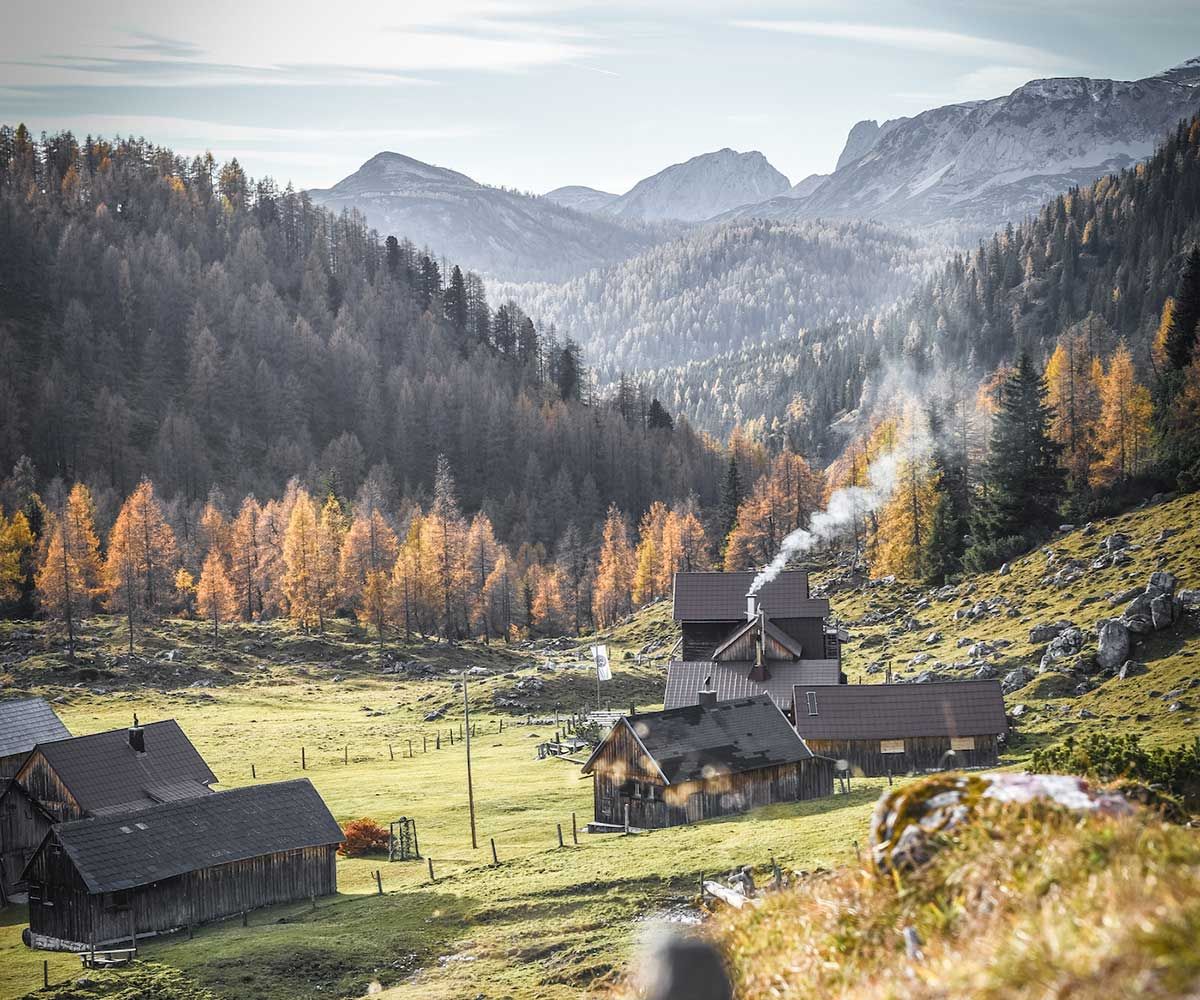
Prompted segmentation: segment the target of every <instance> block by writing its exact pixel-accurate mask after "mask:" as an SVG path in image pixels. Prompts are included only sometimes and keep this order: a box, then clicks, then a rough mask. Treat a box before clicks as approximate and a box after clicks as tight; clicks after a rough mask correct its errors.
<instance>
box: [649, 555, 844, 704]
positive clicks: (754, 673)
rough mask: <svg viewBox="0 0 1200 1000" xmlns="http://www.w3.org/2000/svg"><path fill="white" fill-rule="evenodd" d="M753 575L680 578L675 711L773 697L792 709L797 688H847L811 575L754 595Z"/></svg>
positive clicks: (669, 694) (794, 574)
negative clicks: (704, 700)
mask: <svg viewBox="0 0 1200 1000" xmlns="http://www.w3.org/2000/svg"><path fill="white" fill-rule="evenodd" d="M754 580H755V575H754V574H753V573H676V574H675V594H674V617H675V621H677V622H679V626H680V629H681V632H682V636H681V640H680V651H681V656H682V659H680V660H677V661H675V662H672V663H671V664H669V666H668V667H667V690H666V695H665V697H664V700H663V704H664V707H665V708H667V709H673V708H682V707H684V706H687V705H696V704H699V702H700V692H701V691H703V690H712V691H714V692H715V693H716V700H717V701H718V702H724V701H730V700H732V699H735V698H747V697H753V696H757V695H764V694H765V695H768V696H769V697H770V698H771V700H772V701H773V702H774V703H775V704H776V705H777V706H778V707H779V709H780V710H781V711H784V712H790V711H791V710H792V689H793V688H794V687H796V686H797V685H804V686H809V687H811V686H814V685H826V684H838V683H844V682H845V678H844V676H843V675H842V672H841V642H840V639H839V635H838V633H837V631H836V630H834V629H832V628H830V626H829V624H828V618H829V602H828V601H827V600H824V599H822V598H814V597H812V596H811V595H810V594H809V590H808V574H807V573H804V572H800V571H796V570H793V571H787V572H781V573H778V574H777V575H776V576H775V577H774V578H773V579H771V580H769V581H768V582H766V583H764V584H763V585H762V586H761V587H760V588H759V589H758V591H757V592H752V591H751V587H752V586H753V584H754Z"/></svg>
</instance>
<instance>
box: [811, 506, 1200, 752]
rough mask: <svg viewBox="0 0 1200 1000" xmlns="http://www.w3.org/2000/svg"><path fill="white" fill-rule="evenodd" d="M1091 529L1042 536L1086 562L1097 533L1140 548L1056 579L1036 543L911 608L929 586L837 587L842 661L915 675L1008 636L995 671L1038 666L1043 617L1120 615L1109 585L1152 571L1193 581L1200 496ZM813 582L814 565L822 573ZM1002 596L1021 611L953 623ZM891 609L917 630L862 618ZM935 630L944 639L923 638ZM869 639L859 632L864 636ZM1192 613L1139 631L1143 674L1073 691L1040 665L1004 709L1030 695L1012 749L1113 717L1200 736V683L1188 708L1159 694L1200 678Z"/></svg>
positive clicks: (1091, 620) (1137, 726) (1090, 621)
mask: <svg viewBox="0 0 1200 1000" xmlns="http://www.w3.org/2000/svg"><path fill="white" fill-rule="evenodd" d="M1095 527H1096V532H1095V534H1094V535H1093V536H1092V537H1085V536H1084V535H1083V533H1082V526H1080V529H1079V530H1076V531H1071V532H1069V533H1065V534H1061V535H1058V536H1056V537H1055V538H1054V539H1053V540H1052V541H1051V542H1050V543H1049V544H1048V546H1047V548H1050V549H1053V550H1054V551H1055V552H1056V553H1058V554H1059V555H1058V560H1059V561H1062V560H1064V559H1066V558H1072V557H1073V558H1077V559H1081V560H1084V561H1086V562H1087V563H1088V564H1089V565H1090V563H1091V560H1092V558H1093V557H1094V555H1095V553H1096V551H1097V549H1098V547H1099V542H1100V539H1101V538H1103V537H1104V536H1105V535H1108V534H1110V533H1112V532H1114V531H1120V532H1124V533H1125V534H1127V535H1128V536H1129V537H1130V539H1131V540H1132V541H1133V542H1134V543H1135V544H1137V545H1140V546H1141V548H1140V550H1138V551H1135V552H1131V553H1130V555H1131V557H1132V561H1131V562H1130V563H1129V564H1128V565H1125V566H1118V567H1110V568H1107V569H1103V570H1091V569H1088V570H1086V575H1085V577H1084V578H1083V579H1081V580H1079V581H1077V582H1076V583H1074V584H1072V585H1070V586H1068V587H1066V588H1064V589H1058V588H1056V587H1055V586H1054V585H1053V584H1051V583H1049V582H1047V580H1046V578H1047V577H1051V576H1053V575H1054V573H1055V572H1056V570H1057V568H1058V566H1057V565H1053V564H1052V565H1051V566H1050V567H1049V569H1047V557H1046V555H1045V554H1044V552H1043V551H1042V550H1038V551H1037V552H1034V553H1031V554H1029V555H1026V556H1023V557H1022V558H1020V559H1018V560H1016V561H1015V562H1014V563H1013V565H1012V567H1011V572H1010V574H1009V575H1008V576H1001V575H1000V574H999V573H998V572H997V573H985V574H981V575H979V576H976V577H972V578H970V579H969V580H968V581H967V583H966V584H965V585H963V586H961V587H960V588H959V595H958V596H956V597H953V598H951V599H949V600H936V599H934V600H931V601H930V602H929V606H928V607H925V608H921V609H919V610H913V606H914V604H915V602H916V601H917V600H919V599H920V598H922V597H928V596H929V594H930V591H929V588H926V587H910V586H905V585H903V584H894V585H891V586H878V587H872V588H868V589H866V590H863V591H846V592H839V593H835V594H833V595H832V598H831V600H832V605H833V608H834V610H835V612H836V613H837V614H838V615H839V616H840V617H841V618H842V619H843V620H845V621H846V622H847V624H848V625H849V627H850V631H851V634H852V635H853V636H854V641H853V642H851V643H850V644H849V645H848V646H847V647H846V649H845V661H846V670H847V673H848V674H849V676H850V679H851V682H853V683H857V682H858V681H860V680H861V681H862V682H864V683H874V682H881V681H882V680H883V675H882V674H874V675H868V674H866V673H865V672H864V671H865V667H866V665H867V664H868V663H870V662H871V661H873V660H877V659H882V658H884V657H886V656H890V657H891V662H892V665H893V670H894V671H895V672H896V673H897V674H898V675H900V676H907V677H910V678H911V677H915V676H916V675H917V674H918V673H920V672H921V671H922V670H926V669H928V668H929V667H931V666H932V665H933V662H932V661H937V662H940V663H941V664H943V665H944V666H946V667H948V666H949V665H950V664H952V663H954V662H964V661H966V660H967V659H968V655H967V649H966V648H959V647H957V646H956V641H957V640H958V639H959V638H960V637H968V638H972V639H982V640H987V641H994V640H995V639H1001V638H1003V639H1009V640H1011V641H1012V645H1011V646H1009V647H1007V648H1006V649H1004V650H1002V651H1001V656H1000V657H999V658H998V659H996V660H993V661H992V662H994V663H995V664H996V666H997V667H998V669H999V670H1000V675H999V676H1001V677H1003V675H1004V673H1005V672H1007V671H1008V670H1010V669H1012V668H1013V667H1016V666H1019V665H1024V666H1026V667H1029V668H1030V669H1032V670H1034V671H1035V672H1036V671H1037V669H1038V663H1039V661H1040V659H1041V656H1042V653H1043V652H1044V651H1045V646H1046V644H1045V643H1031V642H1030V641H1029V630H1030V628H1031V627H1032V626H1033V625H1035V624H1039V623H1042V622H1053V621H1058V620H1062V619H1067V620H1069V621H1072V622H1074V623H1075V624H1076V625H1079V626H1080V627H1083V628H1084V629H1085V631H1087V630H1088V629H1090V628H1092V627H1093V626H1094V625H1095V623H1096V622H1097V621H1099V620H1100V619H1102V618H1109V617H1115V616H1116V615H1118V614H1119V613H1120V611H1121V610H1122V608H1123V607H1124V605H1123V604H1122V605H1118V606H1116V607H1111V606H1110V605H1109V604H1108V602H1107V600H1106V599H1105V598H1106V597H1107V595H1109V594H1113V593H1117V594H1119V593H1122V592H1124V591H1126V590H1128V589H1129V588H1131V587H1135V586H1136V587H1138V588H1139V589H1141V588H1143V587H1144V586H1145V584H1146V581H1147V578H1148V577H1149V575H1150V574H1151V573H1152V572H1153V571H1154V570H1157V569H1168V570H1170V571H1171V572H1172V573H1174V574H1175V575H1176V576H1177V577H1178V578H1179V587H1181V588H1183V587H1192V588H1195V587H1200V494H1196V493H1192V494H1188V495H1185V496H1183V497H1180V498H1178V499H1176V500H1173V501H1171V502H1169V503H1163V504H1158V505H1155V506H1150V507H1146V508H1144V509H1141V510H1136V511H1132V512H1130V513H1127V514H1124V515H1122V516H1119V517H1113V518H1109V519H1106V520H1103V521H1097V522H1096V525H1095ZM1163 528H1175V529H1178V530H1179V534H1177V535H1174V536H1173V537H1171V538H1169V539H1168V540H1167V541H1165V542H1163V543H1161V544H1156V543H1155V540H1156V539H1157V537H1158V535H1159V533H1160V532H1161V531H1162V529H1163ZM816 579H817V581H818V582H819V581H820V579H821V574H818V575H817V578H816ZM998 595H1001V596H1004V597H1006V598H1007V599H1008V600H1009V601H1010V602H1012V603H1013V604H1015V605H1016V606H1017V607H1018V609H1019V610H1020V612H1021V614H1020V616H1019V617H1016V618H1010V617H1007V616H1006V615H1003V614H1002V615H1000V616H994V617H988V618H984V619H980V620H976V621H973V622H971V621H958V622H956V621H954V612H955V610H957V609H958V608H959V607H963V606H967V605H970V604H973V603H975V602H978V601H984V600H987V599H988V598H991V597H995V596H998ZM896 608H902V609H905V611H906V613H907V612H910V611H911V613H912V614H913V615H914V616H915V617H916V618H917V620H918V621H919V622H920V623H921V628H919V629H917V630H914V631H904V630H903V628H902V626H901V625H900V624H899V623H898V622H892V623H888V624H879V625H864V624H861V623H860V621H861V619H862V618H863V616H864V615H866V614H867V613H868V612H871V611H877V612H889V611H892V610H893V609H896ZM933 632H940V633H941V634H942V636H943V638H942V639H941V640H940V641H937V642H933V643H927V642H926V641H925V640H926V639H927V638H928V637H929V636H930V634H931V633H933ZM872 635H882V636H885V637H886V642H885V643H884V644H883V645H875V646H872V645H868V644H866V643H869V642H870V640H866V637H867V636H872ZM864 640H866V642H864ZM1197 640H1198V633H1197V630H1196V626H1195V620H1194V619H1192V620H1191V621H1190V622H1188V621H1185V622H1184V623H1181V624H1179V625H1178V626H1176V627H1173V628H1170V629H1167V630H1164V631H1162V632H1158V633H1156V634H1154V635H1152V636H1148V637H1145V641H1143V642H1142V643H1141V644H1140V645H1138V646H1137V647H1136V648H1135V649H1134V651H1133V652H1132V653H1131V656H1132V657H1133V658H1134V659H1136V660H1138V661H1139V662H1141V663H1144V664H1145V665H1146V667H1147V668H1148V669H1147V672H1146V673H1143V674H1141V675H1138V676H1135V677H1131V678H1128V679H1126V680H1117V679H1115V678H1114V679H1110V680H1102V681H1101V680H1100V679H1099V678H1097V681H1099V683H1098V684H1097V686H1096V688H1095V689H1094V690H1092V691H1089V692H1088V693H1087V694H1084V695H1079V696H1075V695H1074V694H1073V693H1071V692H1070V689H1071V688H1073V687H1074V684H1068V683H1066V681H1065V680H1064V678H1063V675H1061V674H1058V673H1046V674H1042V675H1040V676H1039V677H1038V678H1037V679H1035V680H1034V681H1033V682H1032V683H1031V684H1029V685H1028V686H1027V687H1025V688H1022V689H1021V690H1020V691H1018V692H1016V693H1015V694H1012V695H1010V696H1009V697H1008V698H1006V702H1007V704H1008V705H1009V707H1010V708H1011V707H1013V706H1015V705H1017V704H1021V703H1023V704H1025V705H1026V706H1027V707H1028V708H1029V709H1030V710H1031V712H1030V714H1029V715H1027V716H1026V717H1025V718H1024V719H1023V720H1022V722H1021V726H1020V730H1019V732H1018V733H1017V734H1016V735H1015V737H1014V739H1013V741H1012V743H1011V744H1010V749H1011V751H1012V752H1013V753H1014V754H1015V755H1016V756H1017V757H1018V758H1023V757H1025V756H1027V755H1028V753H1029V752H1030V751H1031V750H1032V749H1033V748H1034V747H1035V746H1038V745H1041V744H1043V743H1047V742H1055V741H1057V740H1059V739H1062V738H1063V737H1065V736H1066V735H1068V734H1071V733H1076V734H1082V733H1084V732H1087V731H1089V730H1092V729H1106V728H1110V727H1111V726H1112V725H1113V723H1114V722H1116V723H1119V725H1120V729H1121V731H1122V732H1125V731H1132V732H1135V733H1138V734H1140V735H1141V736H1142V737H1143V739H1144V741H1145V742H1146V743H1147V744H1176V743H1181V742H1183V741H1185V740H1187V739H1191V738H1193V737H1194V736H1195V735H1196V732H1197V729H1196V720H1197V715H1198V714H1200V713H1198V712H1197V709H1198V708H1200V690H1196V691H1194V692H1187V693H1185V694H1184V695H1183V701H1184V703H1185V704H1190V705H1191V706H1192V709H1191V710H1190V711H1177V712H1171V711H1169V710H1168V706H1169V705H1170V704H1171V703H1172V701H1174V700H1176V699H1164V698H1163V697H1162V695H1164V694H1166V693H1167V692H1170V691H1174V690H1177V689H1180V688H1185V689H1186V688H1187V685H1188V684H1189V683H1191V682H1192V681H1193V679H1194V680H1195V681H1196V683H1197V685H1198V686H1200V642H1198V641H1197ZM1084 652H1085V653H1088V652H1095V637H1094V635H1093V636H1092V637H1091V643H1090V645H1089V646H1085V648H1084ZM917 653H929V654H931V657H932V661H931V662H928V663H924V664H922V665H920V666H908V662H909V660H910V659H911V658H912V657H913V656H914V655H915V654H917ZM947 673H949V674H950V675H952V676H960V677H964V678H965V677H970V676H971V672H970V671H969V670H953V669H949V670H947ZM1081 710H1086V711H1087V712H1088V713H1093V714H1094V715H1095V716H1096V718H1094V719H1087V718H1080V711H1081Z"/></svg>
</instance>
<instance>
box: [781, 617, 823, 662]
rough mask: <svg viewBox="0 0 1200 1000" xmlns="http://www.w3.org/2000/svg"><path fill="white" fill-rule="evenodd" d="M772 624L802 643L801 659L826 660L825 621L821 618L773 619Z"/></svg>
mask: <svg viewBox="0 0 1200 1000" xmlns="http://www.w3.org/2000/svg"><path fill="white" fill-rule="evenodd" d="M771 624H772V625H774V626H775V627H776V628H778V629H779V631H781V632H786V633H787V634H788V635H790V636H791V637H792V638H793V639H797V640H799V642H800V649H801V658H802V659H805V660H820V659H824V658H825V656H826V654H825V621H824V619H821V618H772V619H771Z"/></svg>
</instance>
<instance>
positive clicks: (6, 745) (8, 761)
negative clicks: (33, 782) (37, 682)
mask: <svg viewBox="0 0 1200 1000" xmlns="http://www.w3.org/2000/svg"><path fill="white" fill-rule="evenodd" d="M70 737H71V732H70V730H69V729H67V727H66V726H64V725H63V723H62V720H61V719H60V718H59V717H58V716H57V715H56V714H55V713H54V709H53V708H51V707H50V705H49V703H48V702H47V701H46V700H45V699H43V698H6V699H4V700H3V701H0V779H4V778H11V777H12V776H13V775H15V774H16V773H17V772H18V771H19V770H20V769H21V765H22V764H24V763H25V758H26V757H28V756H29V753H30V751H31V750H32V749H33V748H34V747H35V746H37V745H38V744H39V743H47V742H49V741H50V740H64V739H70Z"/></svg>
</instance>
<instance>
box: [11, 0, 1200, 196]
mask: <svg viewBox="0 0 1200 1000" xmlns="http://www.w3.org/2000/svg"><path fill="white" fill-rule="evenodd" d="M0 5H2V7H3V14H2V20H0V26H2V28H3V30H0V121H6V122H9V123H14V122H16V121H19V120H23V121H26V122H27V123H28V124H29V125H30V126H31V127H33V128H34V129H36V130H40V129H48V130H49V129H58V128H71V129H73V130H74V131H75V132H77V133H78V134H80V135H83V134H85V133H87V132H89V131H90V132H93V133H99V132H103V133H105V134H109V135H111V134H114V133H121V134H128V133H135V134H140V135H145V136H146V137H147V138H150V139H153V140H155V141H159V142H163V143H165V144H169V145H172V146H174V147H175V148H177V149H178V150H180V151H182V152H186V153H193V152H197V151H202V150H203V149H205V148H211V149H212V151H213V152H214V154H216V155H217V157H218V158H219V159H227V158H228V157H229V156H234V155H236V156H237V157H238V158H239V159H240V160H241V161H242V162H243V164H244V165H245V166H246V168H247V169H248V170H249V171H250V172H251V173H252V174H254V175H256V176H257V175H261V174H266V173H270V174H272V175H274V176H275V177H276V178H277V179H279V180H280V181H281V182H284V181H286V180H288V179H291V180H292V181H294V182H295V183H296V184H297V185H298V186H302V187H321V186H327V185H329V184H332V183H334V182H335V181H336V180H338V179H339V178H341V177H342V176H344V175H345V174H347V173H350V172H351V171H353V170H354V169H355V168H356V167H357V166H358V165H359V164H361V163H362V162H363V161H364V160H366V159H367V158H369V157H370V156H372V155H373V154H374V153H376V152H378V151H380V150H382V149H391V150H396V151H398V152H404V153H407V154H409V155H411V156H415V157H417V158H419V159H422V160H428V161H430V162H434V163H438V164H441V165H443V166H448V167H453V168H455V169H457V170H461V171H463V172H465V173H468V174H470V175H471V176H473V177H475V178H476V179H478V180H481V181H484V182H487V183H491V184H504V185H508V186H512V187H518V188H521V189H523V190H533V191H545V190H548V189H549V188H552V187H556V186H558V185H561V184H588V185H591V186H593V187H599V188H604V189H608V190H612V191H623V190H625V189H626V188H628V187H629V186H630V185H631V184H632V183H634V182H635V181H636V180H638V179H639V178H641V177H643V176H645V175H647V174H649V173H653V172H654V171H656V170H659V169H661V168H662V167H663V166H666V165H667V164H669V163H674V162H678V161H680V160H684V159H687V158H688V157H690V156H693V155H695V154H697V153H701V152H706V151H709V150H713V149H718V148H720V147H722V146H732V147H734V148H735V149H740V150H747V149H760V150H762V151H763V152H764V153H765V154H766V155H767V157H768V158H769V159H770V160H771V162H772V163H773V164H775V166H776V167H778V168H779V169H780V170H782V171H783V172H784V173H786V174H787V175H788V176H789V177H790V178H791V179H792V180H793V181H796V180H799V179H800V178H802V177H804V176H806V175H807V174H809V173H813V172H825V171H828V170H830V169H832V167H833V164H834V161H835V160H836V158H837V155H838V153H839V152H840V150H841V147H842V143H843V142H844V140H845V137H846V132H847V131H848V130H849V128H850V126H851V125H853V124H854V123H855V122H856V121H859V120H860V119H863V118H876V119H879V120H881V121H882V120H883V119H885V118H892V117H897V116H900V115H911V114H915V113H917V112H919V111H922V110H924V109H926V108H928V107H933V106H936V105H938V104H946V103H950V102H955V101H963V100H973V99H978V98H986V97H995V96H999V95H1001V94H1005V93H1008V92H1009V91H1011V90H1012V89H1013V88H1014V87H1016V86H1018V85H1019V84H1021V83H1022V82H1024V81H1025V80H1027V79H1031V78H1034V77H1039V76H1064V75H1086V76H1102V77H1114V78H1118V79H1136V78H1139V77H1143V76H1148V75H1151V74H1153V73H1156V72H1158V71H1160V70H1162V69H1166V68H1167V67H1169V66H1173V65H1176V64H1177V63H1180V62H1182V61H1183V60H1185V59H1188V58H1191V57H1193V56H1198V55H1200V3H1197V2H1195V0H1190V2H1183V0H1138V2H1130V0H1065V2H1060V3H1046V2H1036V0H996V2H986V3H984V2H980V3H973V2H969V0H938V2H934V0H928V2H917V0H896V2H890V3H855V2H840V3H825V2H796V3H779V2H774V3H771V2H756V0H748V2H744V3H738V4H721V3H712V2H708V0H679V2H675V0H663V2H643V3H629V2H625V0H607V2H595V3H593V2H589V0H565V2H556V3H548V2H544V0H511V2H509V0H440V2H438V3H421V4H416V3H412V2H411V0H401V2H399V3H387V2H378V0H341V2H338V3H329V2H323V3H319V4H318V3H311V4H310V3H304V2H296V0H238V2H234V0H211V2H208V3H205V4H196V3H191V2H189V3H187V4H183V3H180V2H178V0H59V2H57V3H55V4H54V5H52V6H47V5H46V4H44V3H35V2H33V0H0ZM48 11H52V15H53V16H52V17H51V16H47V12H48Z"/></svg>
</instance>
